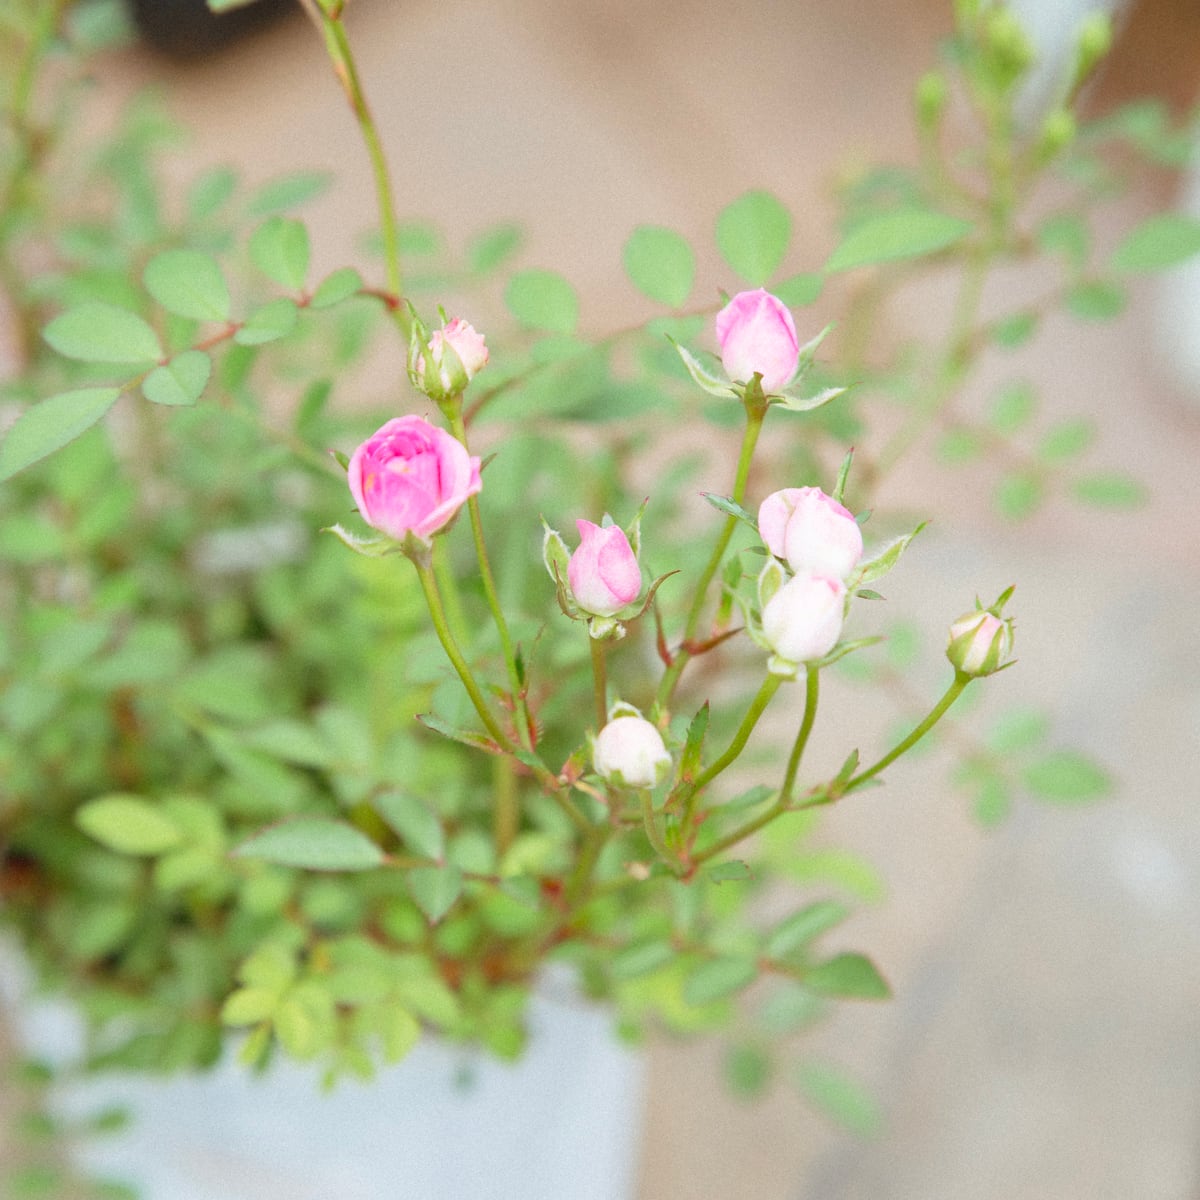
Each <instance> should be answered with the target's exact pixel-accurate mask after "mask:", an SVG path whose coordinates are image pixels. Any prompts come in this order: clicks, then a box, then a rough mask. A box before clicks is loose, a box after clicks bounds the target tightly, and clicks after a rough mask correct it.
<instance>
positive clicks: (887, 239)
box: [825, 208, 972, 272]
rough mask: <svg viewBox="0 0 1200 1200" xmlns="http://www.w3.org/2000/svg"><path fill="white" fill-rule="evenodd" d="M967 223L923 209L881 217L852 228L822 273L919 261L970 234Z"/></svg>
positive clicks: (912, 209) (882, 215) (889, 213)
mask: <svg viewBox="0 0 1200 1200" xmlns="http://www.w3.org/2000/svg"><path fill="white" fill-rule="evenodd" d="M971 228H972V227H971V223H970V222H969V221H963V220H961V219H960V218H958V217H950V216H947V215H946V214H945V213H940V212H935V211H933V210H932V209H926V208H911V209H901V210H900V211H898V212H887V213H882V214H880V215H879V216H876V217H870V218H868V219H867V220H865V221H863V222H862V223H861V224H860V225H856V226H855V227H854V228H853V229H852V230H851V231H850V232H849V233H848V234H847V235H846V237H845V239H844V240H843V241H842V243H841V245H840V246H838V247H837V249H836V250H834V252H833V253H832V254H831V255H830V256H829V261H828V262H827V263H826V264H825V270H826V272H831V271H849V270H852V269H853V268H855V267H865V266H870V265H872V264H874V263H884V262H898V261H900V260H902V259H906V258H921V257H923V256H924V255H926V254H934V253H936V252H937V251H938V250H944V249H945V248H946V247H947V246H952V245H953V244H954V243H955V242H957V241H960V240H961V239H962V238H964V237H966V236H967V234H968V233H970V232H971Z"/></svg>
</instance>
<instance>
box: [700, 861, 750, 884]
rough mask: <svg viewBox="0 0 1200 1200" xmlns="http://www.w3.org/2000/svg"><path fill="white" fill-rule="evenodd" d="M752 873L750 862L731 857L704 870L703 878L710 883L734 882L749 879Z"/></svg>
mask: <svg viewBox="0 0 1200 1200" xmlns="http://www.w3.org/2000/svg"><path fill="white" fill-rule="evenodd" d="M753 875H754V872H753V871H751V870H750V864H749V863H746V862H742V860H741V859H737V858H735V859H731V860H730V861H729V862H723V863H718V864H717V865H716V866H715V867H710V868H709V869H708V871H707V872H705V878H706V879H707V880H708V881H709V882H710V883H735V882H737V881H739V880H742V879H750V878H752V877H753Z"/></svg>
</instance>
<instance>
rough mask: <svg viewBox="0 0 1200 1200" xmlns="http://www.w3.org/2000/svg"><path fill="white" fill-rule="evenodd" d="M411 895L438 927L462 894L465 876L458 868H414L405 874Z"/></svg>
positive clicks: (448, 866)
mask: <svg viewBox="0 0 1200 1200" xmlns="http://www.w3.org/2000/svg"><path fill="white" fill-rule="evenodd" d="M404 880H405V882H406V883H407V884H408V891H409V895H411V896H412V898H413V900H415V901H416V903H417V906H418V907H419V908H420V909H421V911H422V912H423V913H424V914H425V915H426V917H428V918H429V921H430V923H431V924H433V925H436V924H437V923H438V922H439V921H440V920H441V919H442V918H443V917H444V916H445V915H446V914H447V913H448V912H449V911H450V909H451V908H453V907H454V902H455V901H456V900H457V899H458V898H459V896H460V895H461V894H462V888H463V874H462V871H460V870H459V869H458V867H455V866H451V865H447V866H444V867H414V868H413V869H412V870H411V871H408V872H406V873H405V876H404Z"/></svg>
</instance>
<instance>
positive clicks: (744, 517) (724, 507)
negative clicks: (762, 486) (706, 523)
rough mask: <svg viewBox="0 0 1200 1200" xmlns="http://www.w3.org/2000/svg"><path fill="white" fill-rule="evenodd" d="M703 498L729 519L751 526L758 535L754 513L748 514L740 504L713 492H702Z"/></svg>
mask: <svg viewBox="0 0 1200 1200" xmlns="http://www.w3.org/2000/svg"><path fill="white" fill-rule="evenodd" d="M700 495H701V496H703V497H704V499H705V500H707V501H708V502H709V504H711V505H712V506H713V508H715V509H716V510H717V512H722V513H724V514H725V515H726V516H727V517H736V518H737V520H739V521H741V522H742V524H743V525H747V526H749V527H750V528H751V529H753V530H754V533H755V536H757V535H758V521H757V519H756V518H755V516H754V514H753V513H750V512H747V511H746V510H745V509H744V508H743V507H742V506H741V505H740V504H738V503H736V502H735V501H733V500H730V499H729V497H728V496H717V495H715V494H714V493H712V492H701V493H700Z"/></svg>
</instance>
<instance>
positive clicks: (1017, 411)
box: [989, 380, 1037, 437]
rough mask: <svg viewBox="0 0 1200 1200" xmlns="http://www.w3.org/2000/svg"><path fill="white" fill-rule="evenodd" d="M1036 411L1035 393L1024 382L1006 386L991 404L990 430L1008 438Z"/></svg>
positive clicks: (1018, 381)
mask: <svg viewBox="0 0 1200 1200" xmlns="http://www.w3.org/2000/svg"><path fill="white" fill-rule="evenodd" d="M1036 409H1037V393H1036V392H1035V391H1034V390H1033V388H1032V387H1031V386H1030V385H1029V384H1028V383H1026V382H1025V381H1024V380H1015V381H1014V382H1012V383H1009V384H1006V385H1005V386H1004V387H1003V388H1001V389H1000V391H999V392H998V393H997V395H996V399H995V400H994V401H993V403H992V411H991V416H990V418H989V420H990V423H991V426H992V428H993V429H994V430H995V431H996V432H997V433H999V434H1003V435H1004V436H1005V437H1008V436H1009V435H1011V434H1014V433H1016V432H1017V430H1018V429H1020V428H1021V426H1022V425H1024V424H1025V423H1026V422H1027V421H1028V420H1029V419H1030V418H1031V417H1032V416H1033V414H1034V412H1035V410H1036Z"/></svg>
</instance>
